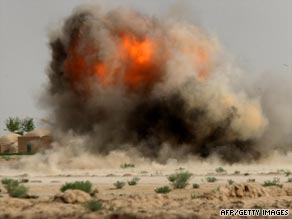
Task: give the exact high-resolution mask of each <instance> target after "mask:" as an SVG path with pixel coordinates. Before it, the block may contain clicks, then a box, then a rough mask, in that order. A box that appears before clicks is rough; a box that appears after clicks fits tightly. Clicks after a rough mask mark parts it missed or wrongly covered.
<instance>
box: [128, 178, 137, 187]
mask: <svg viewBox="0 0 292 219" xmlns="http://www.w3.org/2000/svg"><path fill="white" fill-rule="evenodd" d="M139 180H140V178H139V177H134V178H133V179H131V180H130V181H128V185H129V186H134V185H137V183H138V182H139Z"/></svg>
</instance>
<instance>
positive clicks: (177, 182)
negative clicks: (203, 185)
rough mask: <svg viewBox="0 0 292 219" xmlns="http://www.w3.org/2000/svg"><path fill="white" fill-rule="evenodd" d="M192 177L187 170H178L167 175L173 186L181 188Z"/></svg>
mask: <svg viewBox="0 0 292 219" xmlns="http://www.w3.org/2000/svg"><path fill="white" fill-rule="evenodd" d="M191 177H192V174H191V173H190V172H188V171H180V172H177V173H174V174H171V175H170V176H168V180H169V181H170V182H171V184H172V186H173V188H175V189H183V188H185V187H186V186H187V185H188V181H189V179H190V178H191Z"/></svg>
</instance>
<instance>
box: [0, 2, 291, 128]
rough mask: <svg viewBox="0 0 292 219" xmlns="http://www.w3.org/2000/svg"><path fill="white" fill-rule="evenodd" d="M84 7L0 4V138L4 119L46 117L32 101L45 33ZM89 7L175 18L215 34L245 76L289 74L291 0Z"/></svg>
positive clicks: (46, 56)
mask: <svg viewBox="0 0 292 219" xmlns="http://www.w3.org/2000/svg"><path fill="white" fill-rule="evenodd" d="M84 2H86V1H82V0H0V134H3V133H4V132H3V128H4V120H5V119H6V118H7V117H9V116H30V117H34V118H41V117H44V116H45V115H46V112H45V111H44V109H42V108H40V107H39V106H38V104H37V99H38V97H39V94H40V92H41V91H42V89H43V87H44V85H45V83H46V80H47V79H46V74H45V68H46V66H47V64H48V62H49V60H50V53H49V49H48V46H47V43H48V37H47V35H48V31H49V29H53V27H54V26H55V24H56V23H59V22H61V21H62V19H63V18H64V17H66V16H68V15H69V14H70V12H71V11H72V9H73V8H74V7H76V6H78V5H79V4H81V3H84ZM94 2H100V4H102V5H106V7H109V8H111V7H117V6H123V7H127V6H129V7H133V8H136V9H138V10H141V11H143V12H144V13H147V14H150V15H165V14H167V13H170V12H175V13H176V14H177V16H183V17H186V19H188V20H191V21H193V22H194V23H198V24H199V25H201V26H203V27H204V28H205V29H206V30H207V31H209V32H210V33H213V34H215V35H216V36H217V37H218V38H219V40H220V41H221V42H222V44H223V46H224V47H226V49H227V50H228V52H229V53H231V54H233V55H234V57H236V60H237V61H238V64H239V65H241V66H243V67H244V68H246V69H247V70H250V72H258V73H259V74H260V73H262V72H264V71H269V72H274V74H277V73H280V72H281V73H284V74H292V70H291V69H292V1H291V0H193V1H192V0H189V1H187V0H184V1H174V0H169V1H167V0H165V1H163V0H161V1H158V0H147V1H145V0H123V1H122V0H120V1H114V0H104V1H94ZM247 72H249V71H247ZM291 84H292V81H291ZM291 86H292V85H291Z"/></svg>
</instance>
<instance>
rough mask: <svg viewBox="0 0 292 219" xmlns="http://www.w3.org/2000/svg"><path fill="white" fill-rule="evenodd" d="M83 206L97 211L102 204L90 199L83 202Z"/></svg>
mask: <svg viewBox="0 0 292 219" xmlns="http://www.w3.org/2000/svg"><path fill="white" fill-rule="evenodd" d="M84 207H85V208H87V209H88V210H90V211H99V210H101V209H102V208H103V204H102V202H100V201H97V200H94V199H92V200H89V201H87V202H85V203H84Z"/></svg>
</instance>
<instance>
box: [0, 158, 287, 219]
mask: <svg viewBox="0 0 292 219" xmlns="http://www.w3.org/2000/svg"><path fill="white" fill-rule="evenodd" d="M18 159H19V157H17V158H13V157H11V158H10V159H7V157H4V158H3V157H2V158H1V160H0V165H1V166H3V165H7V164H9V163H13V162H18ZM36 165H37V164H36ZM216 168H218V166H216V165H208V164H206V163H205V164H201V165H194V166H192V165H190V164H188V165H185V166H184V164H178V163H176V164H173V165H170V166H168V167H166V166H163V165H156V166H153V165H152V166H151V167H149V166H148V167H147V166H142V165H140V166H139V165H137V166H135V167H134V168H121V167H119V166H118V167H117V168H112V167H111V168H108V169H104V168H101V169H96V170H86V169H84V170H78V171H75V170H71V171H70V170H67V171H65V170H64V171H63V172H62V173H57V174H54V173H50V172H36V173H27V172H25V171H21V170H18V171H15V172H13V171H3V169H2V171H1V172H0V180H2V179H5V178H13V179H18V180H22V179H25V180H26V181H28V182H26V183H23V185H25V186H26V187H28V188H29V194H30V195H34V196H36V197H35V198H31V199H20V198H12V197H9V195H8V193H7V191H6V189H5V188H4V186H3V185H0V189H1V192H0V218H7V219H8V218H11V219H12V218H13V219H14V218H19V219H20V218H23V219H26V218H27V219H28V218H32V219H39V218H46V219H57V218H62V219H74V218H112V219H114V218H123V219H131V218H137V219H144V218H157V219H163V218H165V219H171V218H180V219H182V218H185V219H187V218H198V219H208V218H210V219H211V218H212V219H215V218H220V216H219V211H220V209H242V208H245V209H267V208H272V209H279V208H280V209H290V212H291V210H292V182H288V180H289V178H290V176H289V170H288V169H289V168H287V166H281V165H277V164H274V165H271V164H264V165H256V164H250V165H248V164H245V165H224V166H222V168H223V169H224V170H225V171H216ZM186 170H187V171H189V172H190V173H192V174H193V175H192V177H191V179H190V180H189V185H188V186H187V187H186V188H184V189H172V186H171V185H170V182H169V181H168V178H167V176H169V175H170V174H172V173H174V172H177V171H186ZM133 177H139V178H140V181H139V182H138V184H137V185H134V186H129V185H128V184H126V185H125V186H124V187H123V188H122V189H116V188H115V186H114V185H113V184H114V183H115V182H116V181H124V182H127V181H129V180H131V179H132V178H133ZM208 177H215V178H216V179H217V180H216V181H215V182H208V180H207V178H208ZM86 180H88V181H90V182H91V183H92V184H93V189H94V194H91V195H92V197H89V195H88V194H84V193H81V194H79V193H74V191H73V192H72V190H71V191H69V192H72V194H69V196H70V197H71V198H69V199H66V200H65V199H64V198H62V197H63V196H64V193H61V192H60V188H61V187H62V185H64V184H65V183H66V182H74V181H86ZM230 180H232V181H230ZM268 180H270V181H273V180H274V181H277V184H282V185H283V187H282V188H280V187H277V186H268V187H264V186H262V184H263V183H264V182H265V181H268ZM193 184H199V188H193V186H192V185H193ZM164 185H169V187H170V188H171V189H172V190H171V191H170V192H169V193H167V194H157V193H156V192H155V191H154V190H155V189H156V188H158V187H161V186H164ZM69 192H68V193H69ZM73 193H74V194H73ZM67 195H68V194H67ZM93 198H94V199H96V200H99V201H100V202H102V209H101V210H99V211H95V212H92V211H90V210H88V209H87V208H85V207H84V204H83V202H84V201H86V200H89V199H93ZM225 218H273V217H262V216H259V217H239V216H238V217H225ZM274 218H281V217H274ZM282 218H292V216H286V217H282Z"/></svg>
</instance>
